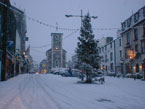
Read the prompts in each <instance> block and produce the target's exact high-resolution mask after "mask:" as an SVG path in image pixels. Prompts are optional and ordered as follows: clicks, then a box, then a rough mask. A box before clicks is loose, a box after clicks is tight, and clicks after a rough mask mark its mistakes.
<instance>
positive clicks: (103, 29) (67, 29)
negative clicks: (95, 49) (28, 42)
mask: <svg viewBox="0 0 145 109" xmlns="http://www.w3.org/2000/svg"><path fill="white" fill-rule="evenodd" d="M0 4H1V5H3V6H5V7H8V8H9V9H11V10H13V11H16V12H19V11H18V10H16V9H14V8H13V7H12V6H8V5H6V4H4V3H2V2H0ZM26 18H28V20H31V21H33V22H36V23H38V24H41V25H44V26H46V27H49V28H52V29H56V28H57V29H58V30H64V31H77V30H80V29H70V28H63V27H57V26H53V25H50V24H48V23H45V22H43V21H40V20H38V19H35V18H32V17H30V16H28V15H26ZM143 27H145V25H142V26H135V27H130V28H143ZM120 29H121V28H93V30H98V31H109V30H120Z"/></svg>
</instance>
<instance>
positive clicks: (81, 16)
mask: <svg viewBox="0 0 145 109" xmlns="http://www.w3.org/2000/svg"><path fill="white" fill-rule="evenodd" d="M65 17H80V18H81V27H82V18H83V17H85V16H83V11H82V9H81V15H65ZM90 18H93V19H97V18H98V16H90Z"/></svg>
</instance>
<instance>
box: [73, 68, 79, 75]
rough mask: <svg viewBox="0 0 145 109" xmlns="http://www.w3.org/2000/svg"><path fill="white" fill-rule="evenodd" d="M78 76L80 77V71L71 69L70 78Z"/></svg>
mask: <svg viewBox="0 0 145 109" xmlns="http://www.w3.org/2000/svg"><path fill="white" fill-rule="evenodd" d="M79 75H80V70H78V69H72V76H73V77H79Z"/></svg>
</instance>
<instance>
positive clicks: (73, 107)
mask: <svg viewBox="0 0 145 109" xmlns="http://www.w3.org/2000/svg"><path fill="white" fill-rule="evenodd" d="M45 77H46V76H45ZM40 79H41V81H43V83H44V84H45V86H46V87H47V89H49V90H50V91H51V92H53V93H55V94H57V95H61V96H62V97H63V98H64V97H65V100H67V101H65V100H64V99H61V101H63V103H65V104H67V105H69V106H71V108H72V109H76V108H77V106H76V103H78V105H81V104H82V106H83V107H84V108H85V107H87V105H86V104H85V103H82V101H81V100H79V99H76V98H77V97H76V98H74V97H73V96H67V95H66V94H63V93H61V92H59V91H57V90H54V89H53V88H52V87H50V86H49V85H48V84H47V80H46V79H48V78H43V79H42V78H41V77H40ZM74 88H75V87H74ZM65 92H67V91H66V90H65ZM68 100H72V101H73V103H74V105H72V102H71V104H70V102H69V101H68Z"/></svg>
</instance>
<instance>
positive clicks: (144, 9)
mask: <svg viewBox="0 0 145 109" xmlns="http://www.w3.org/2000/svg"><path fill="white" fill-rule="evenodd" d="M143 16H144V17H145V7H144V8H143Z"/></svg>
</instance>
